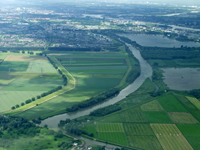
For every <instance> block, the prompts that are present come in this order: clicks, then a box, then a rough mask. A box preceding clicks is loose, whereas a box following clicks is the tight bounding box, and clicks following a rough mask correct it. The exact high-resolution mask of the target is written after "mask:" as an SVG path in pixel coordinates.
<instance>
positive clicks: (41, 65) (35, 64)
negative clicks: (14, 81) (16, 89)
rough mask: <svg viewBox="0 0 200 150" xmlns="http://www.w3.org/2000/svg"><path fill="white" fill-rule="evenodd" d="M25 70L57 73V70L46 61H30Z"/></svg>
mask: <svg viewBox="0 0 200 150" xmlns="http://www.w3.org/2000/svg"><path fill="white" fill-rule="evenodd" d="M26 72H31V73H41V72H42V73H57V70H56V69H55V68H54V67H53V66H52V65H51V64H50V63H49V62H48V61H31V62H30V64H29V66H28V69H27V71H26Z"/></svg>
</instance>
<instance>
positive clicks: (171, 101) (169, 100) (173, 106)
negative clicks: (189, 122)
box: [157, 94, 187, 112]
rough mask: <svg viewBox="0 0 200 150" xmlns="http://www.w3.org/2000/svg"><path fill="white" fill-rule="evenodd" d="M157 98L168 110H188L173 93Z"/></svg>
mask: <svg viewBox="0 0 200 150" xmlns="http://www.w3.org/2000/svg"><path fill="white" fill-rule="evenodd" d="M157 100H158V102H159V103H160V104H161V105H162V107H163V108H164V109H165V110H166V111H173V112H176V111H177V112H184V111H185V112H186V111H187V110H186V109H185V108H184V107H183V106H182V105H181V104H180V103H179V101H178V100H177V99H176V98H175V97H174V96H173V95H172V94H167V95H164V96H161V97H159V98H158V99H157Z"/></svg>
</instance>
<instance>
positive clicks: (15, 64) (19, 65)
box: [0, 61, 30, 72]
mask: <svg viewBox="0 0 200 150" xmlns="http://www.w3.org/2000/svg"><path fill="white" fill-rule="evenodd" d="M29 63H30V62H28V61H4V62H3V63H1V64H0V71H5V72H9V69H10V72H25V71H26V70H27V68H28V65H29Z"/></svg>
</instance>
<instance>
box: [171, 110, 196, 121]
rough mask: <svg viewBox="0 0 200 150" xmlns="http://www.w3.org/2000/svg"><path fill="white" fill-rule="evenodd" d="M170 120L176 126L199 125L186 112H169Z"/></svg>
mask: <svg viewBox="0 0 200 150" xmlns="http://www.w3.org/2000/svg"><path fill="white" fill-rule="evenodd" d="M168 114H169V116H170V118H171V119H172V120H173V122H174V123H177V124H183V123H184V124H197V123H199V122H198V121H197V120H196V119H195V118H194V117H193V116H192V115H191V114H190V113H186V112H169V113H168Z"/></svg>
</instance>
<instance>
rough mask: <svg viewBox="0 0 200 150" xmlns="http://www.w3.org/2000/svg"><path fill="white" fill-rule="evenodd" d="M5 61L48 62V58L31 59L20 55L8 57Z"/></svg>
mask: <svg viewBox="0 0 200 150" xmlns="http://www.w3.org/2000/svg"><path fill="white" fill-rule="evenodd" d="M4 61H48V60H47V58H46V57H31V56H24V55H23V54H21V55H20V54H19V55H8V56H7V57H6V58H5V59H4Z"/></svg>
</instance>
